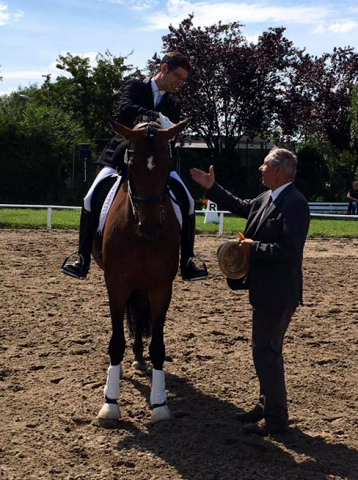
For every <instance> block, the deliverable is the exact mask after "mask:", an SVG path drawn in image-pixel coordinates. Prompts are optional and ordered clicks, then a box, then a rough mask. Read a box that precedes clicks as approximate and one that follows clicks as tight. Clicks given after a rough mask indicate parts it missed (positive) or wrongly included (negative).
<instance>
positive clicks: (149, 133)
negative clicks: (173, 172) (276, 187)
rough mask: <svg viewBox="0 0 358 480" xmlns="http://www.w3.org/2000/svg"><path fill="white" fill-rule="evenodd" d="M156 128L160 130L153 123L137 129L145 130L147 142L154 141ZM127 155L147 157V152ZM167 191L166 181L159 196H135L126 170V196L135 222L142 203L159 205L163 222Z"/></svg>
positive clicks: (130, 151) (162, 149)
mask: <svg viewBox="0 0 358 480" xmlns="http://www.w3.org/2000/svg"><path fill="white" fill-rule="evenodd" d="M158 128H160V127H159V125H158V124H156V123H153V122H150V123H144V124H143V125H140V126H139V127H138V129H145V131H146V135H145V137H146V138H147V139H149V140H153V139H154V137H155V133H154V132H155V131H156V130H157V129H158ZM165 150H166V148H161V149H159V150H153V151H152V152H151V154H155V153H160V152H163V151H165ZM128 153H130V154H132V155H140V156H142V157H147V156H148V153H147V152H139V151H135V150H128ZM168 177H169V172H168ZM167 191H168V181H166V183H165V186H164V190H163V192H162V193H160V194H159V195H138V194H136V193H135V192H134V189H133V182H132V177H131V174H130V170H129V169H128V195H129V199H130V201H131V204H132V210H133V215H134V218H135V219H136V220H137V221H138V219H139V214H138V210H139V204H140V203H144V204H147V205H153V204H158V203H159V206H160V219H161V222H163V219H164V204H165V197H166V194H167Z"/></svg>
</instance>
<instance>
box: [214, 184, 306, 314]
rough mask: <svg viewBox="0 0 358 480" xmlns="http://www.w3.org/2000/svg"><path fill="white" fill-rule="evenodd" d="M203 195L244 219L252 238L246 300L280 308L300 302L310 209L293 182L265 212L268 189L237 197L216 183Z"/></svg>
mask: <svg viewBox="0 0 358 480" xmlns="http://www.w3.org/2000/svg"><path fill="white" fill-rule="evenodd" d="M206 196H207V197H208V198H210V200H212V201H213V202H215V203H217V204H218V206H219V208H220V209H222V210H229V211H230V212H232V213H233V214H235V215H239V216H241V217H244V218H246V219H247V224H246V228H245V232H244V235H245V237H246V238H251V239H252V240H253V243H252V245H251V252H250V269H249V275H248V285H249V298H250V303H251V305H252V306H253V307H254V308H270V309H271V310H281V309H283V308H286V307H294V308H295V307H297V305H298V304H299V303H300V302H301V303H302V283H303V282H302V257H303V247H304V244H305V241H306V236H307V232H308V227H309V222H310V213H309V207H308V203H307V200H306V199H305V197H304V196H303V195H302V194H301V193H300V192H299V191H298V190H297V189H296V187H295V185H294V184H290V185H289V186H287V187H286V188H285V189H284V190H283V191H282V192H281V193H280V195H279V196H278V197H277V199H276V200H275V201H274V202H273V203H271V205H270V206H269V207H268V208H267V210H266V211H265V213H264V214H263V212H264V210H265V207H266V205H267V203H268V201H269V198H270V192H268V191H267V192H264V193H262V194H261V195H259V196H258V197H256V198H254V199H253V200H241V199H240V198H237V197H235V196H234V195H232V194H231V193H230V192H228V191H226V190H225V189H224V188H222V187H221V186H220V185H218V184H217V183H215V184H214V185H213V187H212V188H211V189H210V190H208V191H207V192H206Z"/></svg>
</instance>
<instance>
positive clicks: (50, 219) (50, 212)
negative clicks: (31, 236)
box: [47, 207, 52, 230]
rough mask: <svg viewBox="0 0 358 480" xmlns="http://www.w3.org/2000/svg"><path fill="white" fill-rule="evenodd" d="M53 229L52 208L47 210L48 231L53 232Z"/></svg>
mask: <svg viewBox="0 0 358 480" xmlns="http://www.w3.org/2000/svg"><path fill="white" fill-rule="evenodd" d="M51 227H52V208H51V207H48V209H47V230H51Z"/></svg>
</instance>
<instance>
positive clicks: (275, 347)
mask: <svg viewBox="0 0 358 480" xmlns="http://www.w3.org/2000/svg"><path fill="white" fill-rule="evenodd" d="M296 166H297V159H296V156H295V155H294V154H293V153H292V152H290V151H289V150H286V149H283V148H274V149H273V150H272V151H270V153H269V154H268V155H267V157H266V158H265V160H264V162H263V164H262V165H261V166H260V168H259V171H260V172H261V174H262V183H263V185H265V186H266V187H268V189H269V191H266V192H264V193H262V194H261V195H259V196H258V197H256V198H254V199H253V200H241V199H240V198H237V197H235V196H233V195H232V194H231V193H229V192H228V191H226V190H224V189H223V188H222V187H221V186H220V185H218V184H217V183H215V174H214V167H213V166H211V167H210V169H209V173H206V172H204V171H202V170H199V169H197V168H193V169H192V170H191V175H192V178H193V179H194V180H195V181H196V182H197V183H198V184H199V185H201V186H202V187H204V188H205V189H206V190H207V192H206V196H207V197H208V198H210V200H212V201H213V202H215V203H217V204H218V206H219V208H220V209H223V210H230V211H231V212H232V213H234V214H235V215H240V216H241V217H244V218H246V219H247V224H246V228H245V239H244V240H243V243H242V248H243V249H244V253H245V254H246V255H247V256H249V260H250V269H249V274H248V278H247V281H246V285H247V288H248V289H249V298H250V303H251V305H252V307H253V326H252V351H253V360H254V365H255V369H256V373H257V376H258V379H259V384H260V395H259V401H258V403H257V404H256V406H255V408H253V409H252V410H251V411H249V412H241V413H238V414H237V418H238V420H241V421H244V422H249V423H247V424H246V425H244V430H245V431H246V432H247V433H255V434H258V435H269V434H274V433H282V432H284V431H285V430H286V429H287V426H288V410H287V399H286V387H285V377H284V362H283V356H282V346H283V340H284V335H285V332H286V330H287V327H288V325H289V323H290V320H291V318H292V315H293V314H294V312H295V310H296V308H297V306H298V304H299V303H302V256H303V248H304V244H305V240H306V236H307V232H308V227H309V221H310V214H309V207H308V203H307V200H306V199H305V198H304V196H303V195H302V194H301V193H300V192H299V191H298V190H297V189H296V187H295V185H294V183H293V182H294V179H295V175H296ZM229 284H230V283H229ZM237 287H239V286H237Z"/></svg>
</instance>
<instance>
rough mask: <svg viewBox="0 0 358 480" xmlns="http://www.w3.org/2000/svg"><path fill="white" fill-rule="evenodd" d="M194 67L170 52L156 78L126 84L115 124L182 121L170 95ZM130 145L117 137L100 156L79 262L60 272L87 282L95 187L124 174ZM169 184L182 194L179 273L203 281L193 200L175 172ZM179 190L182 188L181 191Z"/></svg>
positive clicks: (87, 198) (83, 221)
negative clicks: (140, 120)
mask: <svg viewBox="0 0 358 480" xmlns="http://www.w3.org/2000/svg"><path fill="white" fill-rule="evenodd" d="M190 71H191V66H190V64H189V61H188V60H187V58H186V57H185V56H184V55H182V54H181V53H179V52H169V53H167V54H166V55H164V57H163V58H162V61H161V64H160V68H159V71H158V72H157V73H156V74H155V75H154V77H153V78H146V79H145V80H143V81H142V80H138V79H132V80H129V82H128V83H127V85H126V87H125V89H124V92H123V94H122V96H121V99H120V101H119V108H118V113H117V115H116V120H117V121H118V122H119V123H121V124H123V125H125V126H127V127H129V128H133V126H134V124H135V122H136V119H137V118H138V117H140V116H146V117H149V118H152V119H153V120H157V119H158V118H159V123H161V126H162V127H163V128H168V127H170V126H171V125H173V123H178V122H179V119H180V105H179V102H178V100H177V99H176V98H175V97H174V96H173V95H172V94H171V92H174V91H175V90H177V89H179V88H180V87H181V85H182V84H183V83H184V82H185V81H186V80H187V78H188V76H189V74H190ZM128 145H129V142H128V141H126V140H124V139H123V138H122V137H120V136H116V137H114V138H113V139H112V140H111V141H110V142H109V143H108V144H107V146H106V147H105V149H104V150H103V152H102V153H101V155H100V157H99V159H98V161H97V163H98V164H100V165H102V166H103V168H102V170H101V171H100V172H99V174H98V175H97V177H96V178H95V180H94V182H93V184H92V186H91V188H90V189H89V191H88V193H87V195H86V196H85V198H84V206H83V208H82V211H81V220H80V235H79V248H78V258H77V259H76V261H75V262H74V263H70V262H69V261H68V258H69V257H67V259H66V260H65V261H64V264H63V265H62V268H61V272H62V273H64V274H66V275H69V276H71V277H75V278H85V277H86V276H87V273H88V271H89V267H90V262H91V250H92V242H93V235H94V233H95V225H94V223H95V221H94V219H93V215H92V213H91V199H92V195H93V192H94V190H95V188H96V186H97V185H98V184H99V182H101V181H102V180H103V179H104V178H106V177H108V176H110V175H113V173H117V171H119V172H121V171H123V164H124V156H125V151H126V149H127V148H128ZM169 183H170V185H171V187H172V189H173V190H174V191H175V192H177V191H178V190H179V191H180V193H181V197H182V202H183V204H184V205H185V208H182V216H183V225H182V231H181V259H180V269H181V274H182V277H183V279H184V280H203V279H205V278H206V277H207V276H208V273H207V270H206V267H205V265H204V268H199V267H197V266H196V265H195V263H194V261H193V258H194V257H195V255H194V238H195V213H194V211H195V209H194V200H193V198H192V196H191V195H190V193H189V191H188V189H187V188H186V186H185V185H184V183H183V181H182V180H181V178H180V177H179V175H178V174H177V172H175V171H173V170H172V171H171V173H170V178H169ZM178 187H179V188H178Z"/></svg>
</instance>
